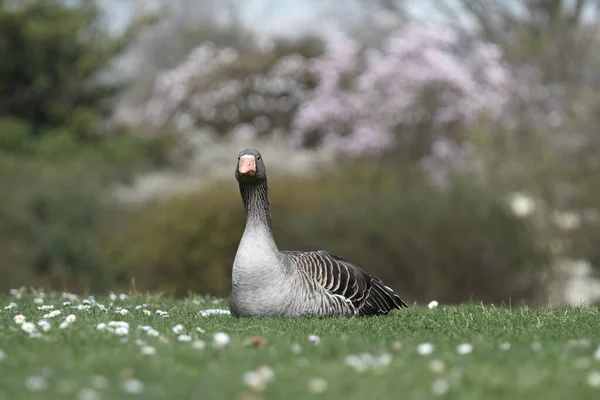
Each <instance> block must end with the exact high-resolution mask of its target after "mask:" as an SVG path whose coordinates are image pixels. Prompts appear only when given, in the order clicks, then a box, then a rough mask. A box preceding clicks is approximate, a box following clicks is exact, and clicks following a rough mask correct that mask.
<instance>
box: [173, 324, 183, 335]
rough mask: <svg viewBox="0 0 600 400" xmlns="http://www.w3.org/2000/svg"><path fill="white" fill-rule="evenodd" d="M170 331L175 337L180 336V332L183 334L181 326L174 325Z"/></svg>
mask: <svg viewBox="0 0 600 400" xmlns="http://www.w3.org/2000/svg"><path fill="white" fill-rule="evenodd" d="M172 331H173V333H174V334H176V335H180V334H181V332H183V325H181V324H177V325H175V326H174V327H173V329H172Z"/></svg>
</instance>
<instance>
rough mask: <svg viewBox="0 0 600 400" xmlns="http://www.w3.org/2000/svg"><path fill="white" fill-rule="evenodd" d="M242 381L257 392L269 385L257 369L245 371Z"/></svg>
mask: <svg viewBox="0 0 600 400" xmlns="http://www.w3.org/2000/svg"><path fill="white" fill-rule="evenodd" d="M242 381H243V382H244V384H245V385H246V386H248V387H249V388H250V389H252V390H253V391H255V392H262V391H263V390H265V388H266V387H267V382H265V380H264V379H263V378H262V376H261V375H260V373H258V372H257V371H248V372H246V373H244V376H243V377H242Z"/></svg>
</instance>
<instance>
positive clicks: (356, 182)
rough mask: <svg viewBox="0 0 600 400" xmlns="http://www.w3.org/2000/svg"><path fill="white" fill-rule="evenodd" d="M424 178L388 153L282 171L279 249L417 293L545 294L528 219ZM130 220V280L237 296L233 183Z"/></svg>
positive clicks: (495, 297)
mask: <svg viewBox="0 0 600 400" xmlns="http://www.w3.org/2000/svg"><path fill="white" fill-rule="evenodd" d="M402 171H404V172H402ZM425 182H426V180H425V179H424V177H423V176H420V175H419V173H418V172H415V171H411V170H410V169H406V167H405V166H398V165H397V164H393V163H391V162H387V161H386V162H385V164H383V165H376V164H374V163H370V162H361V163H356V162H352V163H347V164H342V165H341V166H340V168H339V169H338V170H336V171H330V172H326V173H324V174H323V175H322V176H320V177H318V178H317V179H314V180H299V179H297V178H291V177H288V178H285V179H282V178H276V177H274V178H272V180H271V182H270V189H269V190H270V196H271V205H272V215H273V220H274V221H273V222H274V229H275V236H276V240H277V243H278V245H279V248H280V249H290V250H315V249H325V250H328V251H331V252H333V253H335V254H338V255H340V256H342V257H344V258H348V259H350V260H352V261H354V262H355V263H357V264H358V265H360V266H362V267H363V268H364V269H366V270H367V271H369V272H371V273H373V274H375V275H376V276H378V277H380V278H382V279H383V280H384V281H386V282H387V283H388V284H390V285H391V286H392V287H394V288H395V289H397V290H398V291H399V293H400V294H402V295H403V296H404V297H406V298H407V299H408V300H419V301H429V300H431V299H432V298H435V299H438V300H440V301H443V302H460V301H464V300H465V299H467V298H469V297H470V296H473V297H475V298H477V299H480V300H483V301H494V302H501V301H506V302H508V301H509V300H512V302H517V301H519V300H525V301H528V302H534V301H536V300H539V298H538V297H537V296H538V295H541V294H542V293H543V290H542V287H541V282H539V280H538V279H537V274H536V273H537V272H539V270H538V269H539V267H540V266H542V265H544V263H545V262H546V260H547V259H546V257H545V253H544V252H543V251H542V249H540V248H538V245H537V243H536V240H535V232H534V231H533V229H532V228H531V227H530V226H528V224H527V222H525V221H522V220H520V219H518V218H516V217H514V216H512V214H510V213H509V211H508V210H507V209H506V207H505V205H504V204H503V203H502V202H501V201H500V200H499V199H498V198H497V197H496V195H495V193H494V192H492V191H490V190H486V189H485V187H483V186H481V185H479V184H477V183H474V182H472V181H470V180H468V179H462V178H460V177H456V178H455V179H454V180H453V181H452V183H451V185H450V186H449V188H447V189H442V188H438V187H434V186H431V185H430V184H427V183H425ZM123 224H124V226H123V227H120V228H119V229H118V232H116V233H115V234H114V235H111V236H112V238H113V241H112V242H111V243H110V244H109V245H108V247H107V248H108V250H107V251H108V253H109V256H108V259H109V260H111V261H112V263H114V264H115V265H116V266H118V267H119V268H120V269H121V271H122V272H121V273H122V275H123V283H125V282H127V280H128V279H129V278H130V277H134V278H135V280H136V283H137V284H138V285H139V287H141V288H144V289H146V288H148V289H150V290H171V291H173V292H175V293H176V294H180V295H181V294H184V293H186V292H187V291H194V292H209V293H213V294H217V295H226V294H227V293H228V291H229V278H230V272H231V264H232V262H233V257H234V255H235V251H236V248H237V245H238V243H239V239H240V237H241V234H242V231H243V227H244V216H243V207H242V204H241V200H240V197H239V193H237V187H236V185H235V184H234V183H224V184H223V185H222V187H219V186H218V185H216V186H214V187H211V188H209V189H206V190H204V191H203V192H202V193H199V194H193V195H188V196H183V197H180V198H177V199H174V200H168V201H165V202H162V203H160V204H154V205H149V206H147V207H144V208H142V209H139V210H136V211H134V212H132V214H131V215H130V217H129V218H127V219H125V220H124V221H123ZM131 238H135V240H134V241H132V240H131Z"/></svg>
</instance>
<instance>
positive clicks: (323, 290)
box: [280, 250, 408, 316]
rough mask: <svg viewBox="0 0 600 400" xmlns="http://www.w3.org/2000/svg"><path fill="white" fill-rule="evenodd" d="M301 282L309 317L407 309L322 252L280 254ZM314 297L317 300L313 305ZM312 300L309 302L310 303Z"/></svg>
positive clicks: (349, 266)
mask: <svg viewBox="0 0 600 400" xmlns="http://www.w3.org/2000/svg"><path fill="white" fill-rule="evenodd" d="M280 254H281V255H282V256H283V257H284V259H285V260H286V261H287V262H288V263H289V264H291V265H292V266H293V267H294V268H295V269H296V270H297V271H298V272H299V273H300V276H301V278H302V280H303V281H304V283H305V284H304V288H305V289H306V290H305V291H304V294H305V296H304V298H303V299H298V300H300V301H302V302H303V303H304V304H307V305H311V307H307V308H308V309H307V310H305V311H306V312H307V313H309V314H312V315H340V316H342V315H348V316H367V315H384V314H388V313H389V312H390V311H392V310H395V309H400V308H404V307H408V306H407V305H406V303H405V302H404V301H403V300H402V299H401V298H400V297H399V296H398V295H396V294H395V293H394V291H393V290H392V289H391V288H389V287H388V286H386V285H385V284H384V283H383V282H382V281H381V280H379V279H377V278H375V277H374V276H372V275H370V274H368V273H367V272H365V271H364V270H363V269H361V268H360V267H358V266H357V265H355V264H353V263H352V262H350V261H348V260H345V259H343V258H341V257H339V256H336V255H334V254H331V253H328V252H326V251H323V250H318V251H309V252H304V251H281V252H280ZM315 297H316V300H318V301H314V300H315ZM311 300H312V301H311Z"/></svg>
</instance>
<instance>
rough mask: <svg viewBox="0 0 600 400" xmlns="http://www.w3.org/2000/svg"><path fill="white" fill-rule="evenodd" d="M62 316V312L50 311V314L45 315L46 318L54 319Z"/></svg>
mask: <svg viewBox="0 0 600 400" xmlns="http://www.w3.org/2000/svg"><path fill="white" fill-rule="evenodd" d="M60 314H61V311H60V310H54V311H50V312H49V313H48V314H46V315H44V318H54V317H58V316H59V315H60Z"/></svg>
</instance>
